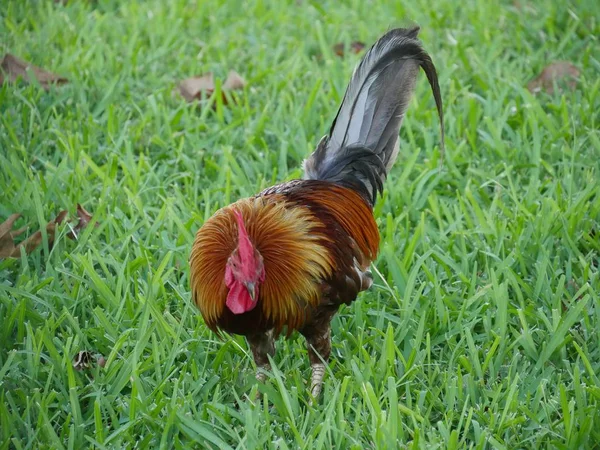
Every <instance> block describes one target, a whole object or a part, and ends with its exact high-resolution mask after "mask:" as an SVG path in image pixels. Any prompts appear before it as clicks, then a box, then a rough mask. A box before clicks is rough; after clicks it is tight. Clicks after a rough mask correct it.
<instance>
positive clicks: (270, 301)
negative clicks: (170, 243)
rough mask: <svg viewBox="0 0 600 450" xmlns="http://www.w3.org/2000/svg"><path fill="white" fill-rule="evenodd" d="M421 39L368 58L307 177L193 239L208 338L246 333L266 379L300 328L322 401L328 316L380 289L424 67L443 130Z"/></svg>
mask: <svg viewBox="0 0 600 450" xmlns="http://www.w3.org/2000/svg"><path fill="white" fill-rule="evenodd" d="M417 33H418V29H412V30H405V29H396V30H392V31H390V32H388V33H387V34H386V35H384V36H383V37H382V38H381V39H380V40H379V41H378V42H377V43H376V44H375V45H374V46H373V47H372V48H371V49H370V50H369V52H368V53H367V54H366V55H365V57H364V58H363V61H362V62H361V64H360V65H359V66H358V67H357V69H356V70H355V72H354V75H353V77H352V80H351V82H350V85H349V87H348V90H347V92H346V95H345V97H344V101H343V102H342V105H341V107H340V110H339V112H338V115H337V116H336V119H335V121H334V123H333V125H332V128H331V130H330V133H329V135H328V136H326V137H325V138H323V139H322V140H321V142H320V143H319V145H318V147H317V150H316V151H315V152H314V153H313V155H311V157H310V158H309V159H308V160H307V161H306V163H305V171H306V178H307V179H304V180H294V181H291V182H288V183H283V184H280V185H277V186H273V187H271V188H268V189H266V190H264V191H263V192H261V193H259V194H257V195H256V196H254V197H251V198H245V199H241V200H238V201H237V202H235V203H233V204H231V205H229V206H226V207H224V208H222V209H220V210H219V211H217V212H216V213H215V214H214V215H213V216H212V217H211V218H210V219H209V220H207V221H206V222H205V224H204V225H203V226H202V228H200V230H199V231H198V233H197V235H196V240H195V242H194V244H193V248H192V253H191V256H190V273H191V289H192V296H193V299H194V301H195V303H196V305H197V306H198V308H199V309H200V312H201V313H202V316H203V317H204V320H205V322H206V324H207V326H208V327H209V328H210V329H211V330H213V331H215V332H221V331H224V332H228V333H236V334H242V335H244V336H246V337H247V339H248V341H249V344H250V348H251V350H252V352H253V355H254V359H255V361H256V364H257V366H258V368H259V372H258V375H257V377H258V378H259V379H264V376H265V374H264V371H263V370H264V369H265V368H268V367H269V363H268V355H273V354H274V350H275V348H274V338H275V337H277V336H278V335H279V334H280V333H281V332H283V331H285V332H286V334H287V335H289V334H291V333H292V332H293V331H295V330H296V331H299V332H300V333H301V334H302V335H304V336H305V337H306V340H307V343H308V347H309V348H308V350H309V358H310V362H311V366H312V368H313V376H312V394H313V396H314V397H316V396H318V395H319V392H320V389H321V384H322V379H323V375H324V371H325V366H324V364H323V361H327V359H328V358H329V353H330V346H331V341H330V322H331V319H332V317H333V315H334V314H335V313H336V312H337V310H338V308H339V307H340V306H341V305H342V304H350V303H351V302H352V301H354V300H355V299H356V297H357V295H358V293H359V292H361V291H363V290H366V289H368V288H369V287H370V285H371V274H370V272H369V266H370V264H371V262H372V261H373V260H374V259H375V258H376V256H377V252H378V247H379V232H378V228H377V224H376V222H375V219H374V217H373V212H372V205H373V203H374V201H375V199H376V196H377V193H378V192H380V191H381V190H382V188H383V182H384V180H385V178H386V176H387V171H388V170H389V168H391V166H392V164H393V162H394V160H395V158H396V156H397V152H398V142H397V141H398V131H399V128H400V124H401V121H402V118H403V116H404V113H405V110H406V108H407V106H408V100H409V98H410V96H411V94H412V92H413V90H414V85H415V80H416V76H417V73H418V70H419V67H422V68H423V69H424V70H425V72H426V74H427V77H428V79H429V81H430V83H431V85H432V88H433V91H434V97H435V100H436V104H437V106H438V111H439V113H440V119H441V123H442V124H443V119H442V115H441V112H442V108H441V98H440V95H439V87H438V83H437V75H436V73H435V68H434V67H433V63H431V60H430V59H429V56H428V55H427V54H426V53H425V52H424V50H423V49H422V47H421V45H420V42H419V41H418V40H417V38H416V36H417ZM442 137H443V136H442Z"/></svg>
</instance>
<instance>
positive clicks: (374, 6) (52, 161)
mask: <svg viewBox="0 0 600 450" xmlns="http://www.w3.org/2000/svg"><path fill="white" fill-rule="evenodd" d="M520 3H521V4H523V5H525V8H524V9H522V10H519V9H518V8H516V7H515V6H513V4H512V2H503V3H502V4H500V5H493V4H492V3H488V2H485V3H484V2H474V1H469V0H466V1H462V2H454V1H451V0H442V1H438V2H426V1H424V0H417V1H412V2H408V1H405V2H396V1H394V2H391V1H390V2H387V3H385V2H368V1H364V0H356V1H352V2H346V3H344V4H338V3H337V2H333V1H326V2H309V1H295V0H289V1H286V2H279V1H276V0H264V1H261V0H255V1H254V0H250V1H248V2H239V5H232V4H225V2H217V1H196V2H184V1H181V0H173V1H166V0H163V1H158V0H149V1H143V2H142V1H123V2H120V1H117V0H99V1H97V2H93V1H75V0H73V1H71V2H69V4H68V5H66V6H62V5H56V4H54V3H53V2H51V1H32V0H27V1H25V0H14V1H5V2H3V3H2V7H1V8H0V15H1V21H0V39H1V42H0V45H1V47H0V49H1V50H2V52H5V51H9V52H11V53H13V54H15V55H17V56H19V57H22V58H24V59H26V60H28V61H31V62H33V63H34V64H36V65H38V66H41V67H44V68H47V69H49V70H52V71H54V72H57V73H59V74H62V75H65V76H67V77H68V78H69V79H70V80H71V83H70V84H68V85H65V86H62V87H59V88H56V89H53V90H51V91H50V92H44V91H42V90H41V89H39V88H38V87H36V86H32V85H25V84H22V83H21V84H18V85H14V84H7V85H4V86H2V87H0V222H1V221H3V220H4V219H6V218H7V217H8V216H9V215H10V214H11V213H14V212H21V213H22V214H23V218H21V219H20V220H19V221H18V222H17V224H16V226H23V225H25V224H30V225H31V231H30V232H29V234H30V233H32V232H34V231H35V230H36V229H39V228H40V227H43V226H44V225H45V224H46V223H47V222H48V221H50V220H52V219H53V218H54V217H55V215H56V214H57V213H58V211H59V210H62V209H68V210H69V211H70V215H71V216H73V215H74V213H75V207H76V204H77V203H78V202H79V203H81V204H83V205H84V207H85V208H86V209H88V210H89V211H91V212H92V213H93V214H94V217H95V219H97V220H98V222H99V224H100V225H99V226H98V227H97V228H92V227H88V228H87V229H86V231H85V232H84V233H83V235H81V236H80V238H79V239H78V240H77V241H72V240H70V239H67V237H66V234H67V232H68V231H69V229H68V227H66V226H62V227H60V228H59V230H60V232H59V234H58V235H57V241H56V243H55V244H54V246H53V247H52V248H51V249H49V248H48V245H47V244H46V245H44V246H43V247H40V248H39V249H38V250H36V251H35V252H34V253H32V254H31V255H28V256H27V255H22V257H21V258H19V259H13V260H1V261H0V449H13V448H15V449H21V448H63V447H68V448H75V449H77V448H82V447H87V446H90V447H94V448H159V447H160V448H190V446H191V447H193V446H194V445H195V446H200V447H210V448H247V449H254V448H290V449H291V448H306V449H319V448H327V449H329V448H344V449H345V448H353V449H363V448H398V447H410V448H423V449H432V448H440V449H454V448H480V449H483V448H489V449H492V448H493V449H504V448H507V449H512V448H594V447H596V448H597V447H598V445H600V444H599V443H600V381H599V377H600V299H599V295H600V280H599V274H598V271H599V268H598V264H599V262H600V261H599V258H600V257H599V251H600V240H599V239H600V238H599V236H600V234H599V233H600V230H599V229H598V228H599V226H598V220H599V219H600V133H599V132H598V129H599V128H600V117H599V116H600V113H599V111H600V79H599V78H598V73H599V71H600V61H599V59H600V54H599V53H598V48H599V46H600V43H599V42H598V39H597V36H599V35H600V12H599V11H598V8H597V5H596V2H594V1H592V0H588V1H585V0H583V1H578V2H571V3H569V2H556V1H553V0H539V1H537V2H531V3H529V2H527V1H521V2H520ZM528 4H529V5H530V6H531V7H527V5H528ZM532 8H533V9H532ZM411 21H414V22H416V23H418V24H420V25H421V26H422V29H423V30H422V33H421V37H422V40H423V41H424V44H425V47H426V48H427V49H428V51H429V52H430V53H431V55H432V58H433V60H434V62H435V63H436V65H437V67H438V71H439V73H440V83H441V88H442V94H443V98H444V102H445V113H446V119H447V120H446V136H447V151H446V155H445V159H444V165H443V167H442V168H440V165H439V155H440V153H439V131H438V120H437V116H436V112H435V108H434V104H433V100H432V96H431V94H430V92H429V88H428V86H427V83H426V81H425V77H424V76H423V75H421V76H420V81H419V84H418V89H417V93H416V96H415V99H414V100H413V102H412V104H411V107H410V108H409V111H408V114H407V118H406V120H405V122H404V128H403V130H402V133H401V139H402V144H401V155H400V157H399V160H398V162H397V165H396V167H395V168H394V170H393V172H392V174H391V176H390V179H389V180H388V182H387V183H386V191H385V194H384V197H383V199H382V200H380V201H379V203H378V205H377V207H376V210H375V212H376V216H377V220H378V223H379V225H380V230H381V235H382V253H381V255H380V257H379V259H378V260H377V262H376V268H377V270H378V272H379V273H380V274H381V276H376V285H375V286H374V288H373V289H371V290H370V291H369V292H367V293H365V294H362V295H361V296H360V298H359V300H358V301H357V302H355V303H354V304H353V305H352V306H351V307H344V308H342V309H341V311H340V314H339V315H338V316H337V317H336V318H335V320H334V322H333V336H334V337H333V354H332V361H331V364H330V366H329V371H328V375H327V378H326V384H325V388H324V397H323V399H322V401H321V403H320V404H319V405H317V406H315V407H308V406H307V401H308V394H307V391H306V388H307V384H306V380H307V378H308V377H309V364H308V358H307V355H306V351H305V345H304V342H303V340H302V339H300V338H297V337H294V338H292V339H291V340H289V341H285V340H280V341H279V342H278V353H277V355H276V358H275V368H274V373H273V377H272V378H271V380H269V381H268V382H267V383H266V384H265V385H264V386H262V385H261V386H260V387H257V386H256V384H255V383H254V379H253V372H254V368H253V362H252V359H251V356H250V355H249V352H248V348H247V346H246V343H245V341H244V340H243V339H242V338H240V337H232V338H231V339H226V340H225V341H220V340H218V339H217V338H216V337H215V336H214V335H212V334H211V333H210V332H209V331H208V330H207V329H206V328H205V326H204V325H203V322H202V319H201V317H200V316H199V314H198V313H197V311H196V309H195V307H194V306H193V304H192V303H191V301H190V295H189V288H188V269H187V257H188V254H189V251H190V247H191V243H192V240H193V236H194V233H195V232H196V230H197V229H198V227H199V226H200V225H201V224H202V222H203V221H204V220H205V219H206V218H207V217H209V216H210V215H211V214H212V213H213V212H214V211H215V210H216V209H218V208H219V207H221V206H224V205H226V204H227V203H229V202H231V201H233V200H235V199H237V198H239V197H240V196H247V195H251V194H253V193H255V192H257V191H258V190H260V189H262V188H264V187H266V186H268V185H270V184H273V183H275V182H277V181H282V180H288V179H291V178H295V177H298V176H300V174H301V171H300V164H301V161H302V159H303V158H304V157H305V156H306V155H307V154H308V152H309V151H310V150H311V149H312V148H313V147H314V145H315V144H316V142H317V141H318V139H319V138H320V137H321V136H322V135H323V134H324V133H325V132H326V130H327V127H328V125H329V123H330V121H331V120H332V119H333V116H334V114H335V112H336V108H337V105H338V104H339V102H340V99H341V96H342V95H343V92H344V89H345V86H346V83H347V81H348V78H349V76H350V73H351V71H352V68H353V66H354V65H355V64H356V62H357V60H358V58H359V56H357V55H349V56H347V57H346V58H345V59H340V58H338V57H336V56H335V55H334V53H333V51H332V49H331V47H332V45H333V44H335V43H336V42H339V41H344V42H350V41H352V40H362V41H365V42H367V43H369V44H370V43H371V42H373V41H374V40H375V39H376V38H377V37H378V36H379V35H380V34H382V33H383V32H384V31H385V30H386V29H388V28H389V27H391V26H396V25H403V24H407V23H410V22H411ZM318 54H322V55H323V57H322V59H319V58H317V55H318ZM554 60H569V61H572V62H573V63H575V64H576V65H577V66H578V67H579V68H580V69H581V70H582V76H581V79H580V81H579V83H578V87H577V89H576V90H575V91H573V92H566V93H562V94H561V93H557V94H555V95H552V96H550V95H546V94H541V95H538V96H532V95H531V94H530V93H529V92H528V91H527V90H526V89H525V86H526V84H527V82H528V81H529V80H531V79H532V78H533V77H534V76H536V75H537V74H538V73H539V72H540V71H541V69H542V68H543V67H544V66H545V65H546V64H547V63H549V62H551V61H554ZM230 69H234V70H236V71H238V72H239V73H240V74H242V76H244V77H245V78H246V80H247V81H248V86H247V88H246V89H245V91H244V92H243V93H242V95H241V99H242V100H241V102H240V103H239V104H238V105H237V106H234V107H223V105H221V104H218V105H217V109H216V111H214V112H213V111H212V110H211V109H209V108H204V109H201V110H199V109H196V108H194V107H193V106H190V105H187V104H185V103H184V102H183V101H182V100H181V99H180V98H178V97H177V96H172V94H171V91H172V89H173V87H174V86H175V85H176V83H177V81H178V80H180V79H182V78H185V77H188V76H191V75H195V74H198V73H203V72H207V71H213V72H215V74H216V75H217V76H218V77H224V76H225V75H226V74H227V72H228V70H230ZM594 232H595V233H594ZM79 351H90V352H93V353H94V354H101V355H104V357H105V358H106V359H107V364H106V366H105V367H104V368H100V367H98V366H97V365H93V367H92V368H91V369H89V370H87V371H82V372H78V371H75V370H74V369H73V367H72V359H73V357H74V356H75V355H76V354H77V353H78V352H79ZM257 389H260V392H261V393H262V394H263V396H262V401H260V402H256V403H254V402H252V401H250V400H248V397H250V398H253V396H254V394H255V393H256V390H257ZM194 442H197V443H198V444H194Z"/></svg>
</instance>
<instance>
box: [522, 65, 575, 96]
mask: <svg viewBox="0 0 600 450" xmlns="http://www.w3.org/2000/svg"><path fill="white" fill-rule="evenodd" d="M580 73H581V72H580V71H579V69H578V68H577V67H575V66H574V65H573V64H571V63H570V62H568V61H555V62H553V63H550V64H548V65H547V66H546V67H545V68H544V70H542V72H541V73H540V74H539V75H538V76H537V77H536V78H534V79H533V80H531V81H530V82H529V83H528V84H527V89H529V92H531V93H532V94H537V93H538V92H540V91H546V92H547V93H548V94H553V93H554V85H555V84H556V85H557V86H559V87H560V86H561V85H566V86H567V87H568V88H569V89H575V86H576V85H577V79H578V77H579V75H580Z"/></svg>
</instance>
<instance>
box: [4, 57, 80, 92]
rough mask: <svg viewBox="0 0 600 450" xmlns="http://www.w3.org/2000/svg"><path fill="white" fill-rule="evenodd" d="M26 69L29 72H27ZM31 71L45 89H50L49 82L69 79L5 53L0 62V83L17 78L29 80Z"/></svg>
mask: <svg viewBox="0 0 600 450" xmlns="http://www.w3.org/2000/svg"><path fill="white" fill-rule="evenodd" d="M28 69H29V71H30V72H28ZM31 72H32V73H33V75H34V76H35V78H36V79H37V81H38V83H40V85H41V86H42V87H43V88H44V89H45V90H48V89H50V85H51V84H64V83H67V82H68V81H69V80H67V79H66V78H65V77H61V76H60V75H56V74H54V73H52V72H48V71H46V70H44V69H41V68H39V67H36V66H34V65H33V64H30V63H28V62H27V61H23V60H22V59H19V58H17V57H16V56H14V55H11V54H10V53H7V54H6V55H4V58H2V63H1V64H0V84H3V83H4V81H5V80H10V81H13V82H14V81H16V80H18V79H19V78H22V79H23V80H25V81H30V80H29V73H31Z"/></svg>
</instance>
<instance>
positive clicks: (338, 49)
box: [333, 41, 365, 58]
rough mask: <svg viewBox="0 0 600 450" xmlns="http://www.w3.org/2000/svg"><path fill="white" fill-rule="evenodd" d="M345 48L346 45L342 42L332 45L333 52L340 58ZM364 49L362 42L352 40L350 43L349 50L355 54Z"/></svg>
mask: <svg viewBox="0 0 600 450" xmlns="http://www.w3.org/2000/svg"><path fill="white" fill-rule="evenodd" d="M345 48H346V46H345V45H344V43H343V42H338V43H337V44H335V45H334V46H333V53H335V54H336V55H338V56H339V57H340V58H343V57H344V53H345ZM364 49H365V44H364V43H363V42H360V41H353V42H352V43H351V44H350V52H351V53H354V54H355V55H356V54H358V53H360V52H362V51H363V50H364Z"/></svg>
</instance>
